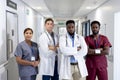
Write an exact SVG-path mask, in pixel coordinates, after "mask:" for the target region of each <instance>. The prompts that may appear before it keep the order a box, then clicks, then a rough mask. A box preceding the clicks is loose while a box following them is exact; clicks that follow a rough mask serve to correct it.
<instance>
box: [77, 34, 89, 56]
mask: <svg viewBox="0 0 120 80" xmlns="http://www.w3.org/2000/svg"><path fill="white" fill-rule="evenodd" d="M80 45H81V49H80V50H79V51H78V52H77V54H75V55H79V56H81V57H84V56H85V55H86V54H87V44H86V42H85V40H84V38H83V37H82V36H80Z"/></svg>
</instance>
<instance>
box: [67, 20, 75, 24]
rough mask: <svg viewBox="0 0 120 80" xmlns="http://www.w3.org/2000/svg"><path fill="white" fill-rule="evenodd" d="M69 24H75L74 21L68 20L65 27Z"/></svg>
mask: <svg viewBox="0 0 120 80" xmlns="http://www.w3.org/2000/svg"><path fill="white" fill-rule="evenodd" d="M69 23H73V24H75V21H74V20H68V21H66V25H68V24H69Z"/></svg>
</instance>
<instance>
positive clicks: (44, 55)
mask: <svg viewBox="0 0 120 80" xmlns="http://www.w3.org/2000/svg"><path fill="white" fill-rule="evenodd" d="M54 38H55V45H57V44H58V37H57V35H56V34H54ZM48 45H54V42H53V39H52V37H51V35H50V34H49V33H48V32H47V31H45V32H44V33H42V34H41V36H40V38H39V46H40V48H39V50H40V67H39V74H40V75H50V76H53V74H54V66H55V56H56V52H55V51H52V50H49V48H48Z"/></svg>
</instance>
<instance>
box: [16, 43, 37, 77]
mask: <svg viewBox="0 0 120 80" xmlns="http://www.w3.org/2000/svg"><path fill="white" fill-rule="evenodd" d="M14 55H15V56H19V57H21V58H22V59H24V60H28V61H31V57H32V56H34V57H35V60H38V59H39V50H38V45H37V43H35V42H32V46H29V45H28V44H27V43H26V42H25V41H22V42H21V43H19V44H18V45H17V48H16V50H15V52H14ZM18 69H19V75H20V77H24V76H31V75H36V74H37V73H38V67H33V66H27V65H21V64H18Z"/></svg>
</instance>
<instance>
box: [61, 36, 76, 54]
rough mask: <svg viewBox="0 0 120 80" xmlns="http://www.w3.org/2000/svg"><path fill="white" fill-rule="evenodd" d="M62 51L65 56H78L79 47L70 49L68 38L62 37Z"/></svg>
mask: <svg viewBox="0 0 120 80" xmlns="http://www.w3.org/2000/svg"><path fill="white" fill-rule="evenodd" d="M59 46H60V51H61V53H62V54H63V55H66V56H70V55H73V54H77V47H68V46H67V45H66V37H65V36H61V37H60V40H59Z"/></svg>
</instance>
